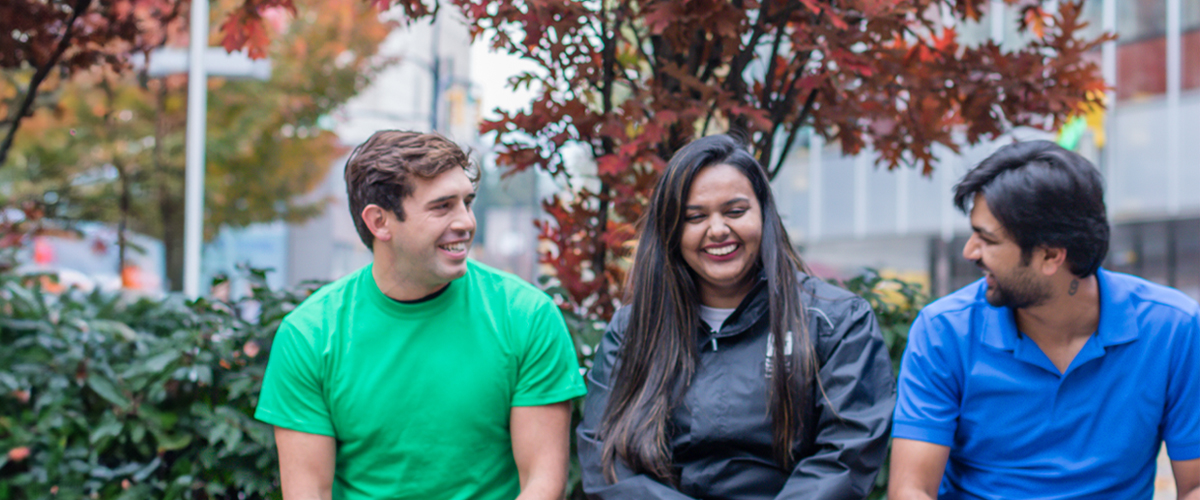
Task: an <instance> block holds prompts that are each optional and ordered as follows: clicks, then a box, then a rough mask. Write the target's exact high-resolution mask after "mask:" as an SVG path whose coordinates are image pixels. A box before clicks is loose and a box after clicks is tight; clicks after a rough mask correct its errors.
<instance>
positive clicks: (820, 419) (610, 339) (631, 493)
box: [576, 274, 896, 500]
mask: <svg viewBox="0 0 1200 500" xmlns="http://www.w3.org/2000/svg"><path fill="white" fill-rule="evenodd" d="M799 278H800V282H801V289H802V290H801V301H802V302H803V303H804V306H805V309H806V314H807V320H808V328H809V330H808V331H809V337H810V338H811V339H813V341H814V342H815V344H816V355H817V358H818V363H819V366H820V370H819V374H818V376H819V378H820V381H821V386H822V388H823V389H824V395H822V394H821V393H820V392H819V390H818V389H817V388H816V385H815V384H813V385H812V387H813V392H812V393H811V394H810V395H809V401H813V402H815V405H814V406H813V408H812V410H811V411H809V412H807V413H808V415H807V416H806V418H805V421H804V428H803V429H804V432H803V435H802V437H801V438H800V439H799V440H798V442H797V443H796V445H795V448H794V450H793V451H794V453H795V455H794V456H795V457H797V462H796V464H795V465H794V467H792V468H791V469H790V470H789V469H784V468H782V467H780V465H779V464H778V462H776V461H775V459H774V453H773V450H772V448H771V442H772V427H771V419H770V417H769V416H768V415H767V407H768V395H767V388H768V385H769V381H770V380H769V376H768V375H767V374H768V369H767V365H768V363H769V362H770V361H768V359H767V358H768V356H767V345H768V342H767V339H768V337H769V331H768V330H769V323H770V319H769V317H768V315H767V309H768V297H767V287H766V281H765V279H763V280H761V281H760V282H759V285H758V286H757V288H755V289H754V290H753V291H752V292H751V293H750V294H748V295H747V296H746V298H745V299H743V300H742V303H741V304H740V305H739V306H738V307H737V309H736V310H735V311H734V312H733V314H732V315H730V316H729V318H727V319H726V320H725V322H724V324H723V325H722V326H721V328H720V330H719V331H717V332H713V331H710V329H709V327H708V325H707V324H705V323H703V322H700V323H701V328H700V330H701V331H700V332H697V342H698V343H699V346H698V347H699V359H698V361H697V363H696V373H695V375H694V376H693V378H692V383H691V386H690V388H689V389H688V392H687V394H686V395H685V396H684V402H683V404H682V405H680V407H678V408H675V409H674V410H673V412H672V414H671V421H670V427H669V428H670V429H672V431H673V432H672V434H671V436H669V440H670V451H671V452H672V454H673V456H672V459H673V463H674V466H675V473H676V478H678V483H679V485H678V488H676V487H674V486H671V485H668V484H664V483H662V482H660V481H658V480H656V479H654V478H653V476H649V475H645V474H634V473H633V472H632V471H630V470H629V469H628V468H627V467H625V464H624V463H620V460H619V459H618V463H617V464H616V469H617V476H618V478H617V482H616V483H614V484H609V483H608V481H607V480H606V479H605V477H604V473H603V468H602V465H601V459H600V456H601V455H600V454H601V443H600V442H599V441H598V440H597V438H596V433H597V431H598V429H599V427H600V422H601V419H602V418H603V416H604V411H605V407H606V406H607V403H608V398H609V394H610V392H611V387H612V384H611V383H610V380H609V377H610V376H611V374H612V372H613V366H614V364H616V363H617V354H618V352H619V349H620V346H621V342H622V340H623V339H624V336H625V329H626V327H627V325H628V322H629V310H628V308H625V309H622V310H620V311H617V313H616V315H614V317H613V320H612V322H610V323H609V327H608V330H607V331H606V332H605V335H604V339H603V340H601V342H600V345H599V347H598V349H597V353H596V357H595V361H594V366H593V367H592V370H591V371H590V372H589V374H588V377H587V379H588V393H587V399H586V400H585V407H584V417H583V422H582V423H581V424H580V425H579V427H578V429H577V430H576V432H577V434H578V438H579V439H578V447H579V461H580V463H581V465H582V466H583V487H584V491H585V492H586V493H587V495H588V497H589V498H593V499H614V500H616V499H620V500H654V499H673V500H686V499H689V498H696V499H738V500H758V499H764V500H765V499H773V498H774V499H785V498H786V499H822V500H835V499H855V500H861V499H862V498H864V497H866V496H867V495H868V494H869V493H870V492H871V489H872V488H873V486H874V483H875V476H876V474H877V473H878V471H879V467H880V466H881V465H882V464H883V459H884V455H885V454H886V452H887V443H888V435H889V433H890V430H891V422H892V408H893V406H894V405H895V399H896V396H895V392H896V382H895V377H894V375H893V372H892V364H891V360H890V359H889V358H888V352H887V347H886V346H885V345H884V342H883V338H882V336H881V335H880V333H879V325H878V323H877V322H876V320H875V315H874V312H873V311H872V310H871V308H870V306H869V305H868V304H867V302H866V301H865V300H863V299H862V298H860V297H858V296H856V295H854V294H852V293H850V292H848V291H846V290H843V289H841V288H838V287H835V286H833V285H830V284H828V283H825V282H824V281H822V280H820V279H816V278H812V277H809V276H806V275H804V274H800V276H799Z"/></svg>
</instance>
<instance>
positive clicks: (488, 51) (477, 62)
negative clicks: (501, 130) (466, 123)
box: [471, 38, 535, 118]
mask: <svg viewBox="0 0 1200 500" xmlns="http://www.w3.org/2000/svg"><path fill="white" fill-rule="evenodd" d="M534 68H535V65H534V64H533V63H531V62H528V61H524V60H522V59H521V58H519V57H517V56H513V55H508V54H504V53H497V52H494V51H493V49H492V48H491V44H490V42H489V41H488V40H484V39H482V38H480V39H479V40H476V41H475V43H474V44H472V45H471V80H472V81H473V83H474V84H475V85H476V89H477V91H478V96H479V98H480V100H481V101H482V106H480V109H481V110H483V118H494V117H495V114H494V113H492V110H493V109H495V108H497V107H499V108H501V109H504V110H506V111H516V110H518V109H521V108H523V107H525V106H526V105H528V104H529V102H530V101H531V100H532V99H533V97H534V95H535V94H534V92H531V91H529V90H527V89H522V90H520V91H513V90H511V89H508V88H507V81H508V79H509V78H511V77H512V76H514V75H516V74H517V73H519V72H521V71H523V70H529V69H534Z"/></svg>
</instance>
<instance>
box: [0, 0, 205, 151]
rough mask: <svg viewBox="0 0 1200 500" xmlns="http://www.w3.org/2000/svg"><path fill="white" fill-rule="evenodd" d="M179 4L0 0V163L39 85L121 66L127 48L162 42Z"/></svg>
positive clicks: (164, 0) (170, 0) (176, 0)
mask: <svg viewBox="0 0 1200 500" xmlns="http://www.w3.org/2000/svg"><path fill="white" fill-rule="evenodd" d="M186 9H187V3H186V2H181V1H180V0H100V1H94V0H5V1H4V2H3V3H0V72H2V73H3V77H4V78H3V79H2V80H0V120H3V121H2V122H0V125H2V127H0V134H3V139H2V140H0V141H2V142H0V166H3V165H4V164H5V161H6V160H7V159H8V151H9V148H10V147H11V146H12V141H13V137H14V136H15V135H16V132H17V129H18V128H19V127H20V125H21V122H22V121H23V120H24V118H26V117H27V116H29V115H31V114H32V112H33V109H34V108H35V107H36V106H37V104H38V96H39V92H41V91H43V90H46V87H43V85H47V86H48V87H50V89H51V90H55V89H56V88H57V86H58V85H59V84H60V83H61V82H63V81H65V80H68V79H70V77H71V76H72V75H74V74H76V73H78V72H81V71H87V70H93V69H96V68H98V67H111V68H115V69H124V68H125V67H127V65H128V58H129V56H130V55H131V54H137V53H144V52H146V51H149V50H151V49H153V48H155V47H158V46H160V45H162V44H163V43H165V41H166V39H167V37H168V36H169V35H170V33H169V32H170V30H171V29H172V28H171V26H172V25H173V24H178V21H179V19H180V16H181V14H183V13H186ZM174 29H177V27H176V28H174Z"/></svg>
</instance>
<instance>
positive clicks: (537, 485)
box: [517, 475, 567, 500]
mask: <svg viewBox="0 0 1200 500" xmlns="http://www.w3.org/2000/svg"><path fill="white" fill-rule="evenodd" d="M566 487H567V479H566V477H565V475H563V476H562V477H558V478H554V477H530V478H529V482H527V483H526V484H525V485H524V486H522V487H521V494H520V495H517V500H559V499H561V498H562V497H563V492H564V491H565V490H566Z"/></svg>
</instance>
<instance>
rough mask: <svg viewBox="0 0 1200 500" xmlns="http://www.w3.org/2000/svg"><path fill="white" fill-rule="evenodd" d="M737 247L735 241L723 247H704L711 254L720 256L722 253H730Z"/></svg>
mask: <svg viewBox="0 0 1200 500" xmlns="http://www.w3.org/2000/svg"><path fill="white" fill-rule="evenodd" d="M736 249H737V244H736V243H734V244H732V245H727V246H723V247H717V248H706V249H704V251H705V252H708V254H709V255H716V256H718V257H719V256H722V255H729V254H730V253H732V252H733V251H734V250H736Z"/></svg>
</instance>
